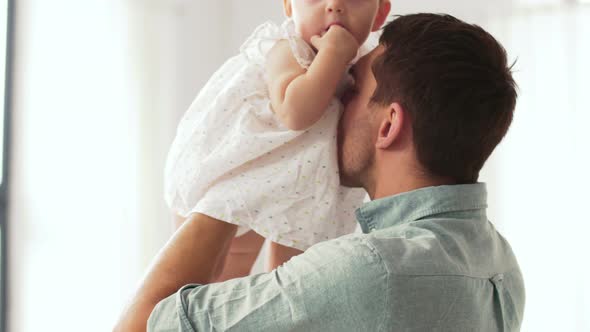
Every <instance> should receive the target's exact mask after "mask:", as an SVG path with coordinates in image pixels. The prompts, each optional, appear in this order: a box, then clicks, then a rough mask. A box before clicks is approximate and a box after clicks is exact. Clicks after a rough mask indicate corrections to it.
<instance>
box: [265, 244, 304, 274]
mask: <svg viewBox="0 0 590 332" xmlns="http://www.w3.org/2000/svg"><path fill="white" fill-rule="evenodd" d="M301 253H303V251H301V250H298V249H295V248H291V247H287V246H284V245H282V244H278V243H276V242H271V243H270V248H269V255H268V261H267V265H266V271H267V272H270V271H272V270H274V269H276V268H277V267H279V266H280V265H281V264H283V263H284V262H286V261H288V260H289V259H291V257H293V256H297V255H299V254H301Z"/></svg>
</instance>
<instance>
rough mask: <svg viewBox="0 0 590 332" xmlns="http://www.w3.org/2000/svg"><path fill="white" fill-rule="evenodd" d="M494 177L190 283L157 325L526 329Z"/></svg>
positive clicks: (378, 203) (414, 200) (152, 327)
mask: <svg viewBox="0 0 590 332" xmlns="http://www.w3.org/2000/svg"><path fill="white" fill-rule="evenodd" d="M486 206H487V205H486V188H485V185H484V184H481V183H479V184H472V185H456V186H440V187H429V188H423V189H419V190H416V191H412V192H407V193H403V194H400V195H396V196H391V197H387V198H382V199H378V200H375V201H372V202H369V203H367V204H365V205H364V206H363V207H361V208H360V209H358V210H357V219H358V222H359V223H360V225H361V228H362V230H363V234H360V233H358V234H357V233H355V234H350V235H346V236H344V237H341V238H338V239H335V240H331V241H326V242H323V243H319V244H317V245H315V246H313V247H311V248H309V249H308V250H307V251H306V252H305V253H303V254H301V255H299V256H296V257H294V258H292V259H291V260H290V261H288V262H287V263H285V264H283V265H282V266H280V267H279V268H277V269H276V270H274V271H272V272H270V273H264V274H258V275H253V276H249V277H245V278H239V279H234V280H230V281H227V282H222V283H215V284H209V285H196V284H195V285H187V286H185V287H183V288H181V289H180V290H179V291H178V292H177V293H176V294H174V295H172V296H170V297H168V298H167V299H164V300H163V301H161V302H160V303H159V304H158V305H157V306H156V308H155V309H154V311H153V312H152V314H151V316H150V318H149V321H148V330H149V331H517V330H519V329H520V324H521V322H522V317H523V310H524V299H525V293H524V285H523V279H522V275H521V273H520V269H519V267H518V263H517V261H516V259H515V257H514V254H513V253H512V250H511V248H510V246H509V244H508V243H507V242H506V240H505V239H504V238H503V237H502V236H501V235H500V234H499V233H498V232H497V231H496V229H494V226H493V225H492V224H491V223H490V222H489V221H488V219H487V217H486Z"/></svg>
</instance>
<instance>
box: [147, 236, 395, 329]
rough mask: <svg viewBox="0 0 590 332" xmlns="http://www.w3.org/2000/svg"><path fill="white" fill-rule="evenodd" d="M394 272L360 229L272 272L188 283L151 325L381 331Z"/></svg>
mask: <svg viewBox="0 0 590 332" xmlns="http://www.w3.org/2000/svg"><path fill="white" fill-rule="evenodd" d="M387 278H388V274H387V271H386V269H385V267H384V264H383V262H382V260H381V258H380V256H379V255H378V254H377V253H376V252H375V251H374V250H373V248H372V247H370V246H369V245H367V243H366V241H365V240H364V239H363V237H362V236H361V235H360V234H350V235H347V236H345V237H341V238H339V239H336V240H331V241H327V242H323V243H320V244H317V245H315V246H313V247H311V248H309V249H308V250H307V251H306V252H305V253H303V254H301V255H299V256H296V257H293V258H292V259H291V260H289V261H288V262H286V263H285V264H283V265H281V266H280V267H278V268H277V269H275V270H273V271H272V272H269V273H263V274H258V275H253V276H249V277H244V278H238V279H233V280H229V281H226V282H221V283H214V284H208V285H196V284H195V285H187V286H184V287H183V288H181V289H180V290H179V291H178V292H177V293H176V294H174V295H172V296H170V297H168V298H166V299H164V300H162V301H161V302H160V303H159V304H158V305H157V306H156V308H155V309H154V311H153V312H152V314H151V316H150V318H149V320H148V331H182V332H185V331H186V332H189V331H190V332H192V331H293V330H296V331H316V330H318V331H319V330H321V331H344V330H347V331H350V330H354V331H362V330H366V331H376V330H378V329H379V326H380V324H381V323H382V322H383V319H382V318H383V315H384V312H385V307H386V306H385V303H386V300H387V299H386V293H387V292H386V288H387Z"/></svg>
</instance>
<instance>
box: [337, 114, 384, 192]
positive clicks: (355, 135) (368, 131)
mask: <svg viewBox="0 0 590 332" xmlns="http://www.w3.org/2000/svg"><path fill="white" fill-rule="evenodd" d="M352 128H354V129H352ZM352 128H351V129H352V131H353V132H351V133H347V134H346V136H344V135H340V133H339V137H338V167H339V169H340V183H341V184H342V185H343V186H345V187H351V188H359V187H365V186H366V185H367V183H366V182H367V179H368V175H369V172H370V169H371V167H372V166H373V161H374V157H375V142H374V139H373V138H372V136H373V135H374V131H373V130H372V127H371V126H370V124H369V122H368V121H366V120H365V121H363V122H361V123H357V124H356V125H355V126H354V127H352Z"/></svg>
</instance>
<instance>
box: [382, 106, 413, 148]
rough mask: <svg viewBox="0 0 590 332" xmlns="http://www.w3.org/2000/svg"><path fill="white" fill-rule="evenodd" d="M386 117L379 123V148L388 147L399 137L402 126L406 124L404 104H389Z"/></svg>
mask: <svg viewBox="0 0 590 332" xmlns="http://www.w3.org/2000/svg"><path fill="white" fill-rule="evenodd" d="M386 112H387V113H386V115H385V118H384V119H383V121H381V124H380V125H379V136H378V137H377V142H376V143H375V147H377V148H378V149H387V148H389V147H390V146H391V144H393V142H395V141H396V140H397V139H399V137H400V134H401V131H402V128H403V127H404V126H405V125H406V123H405V111H404V109H403V108H402V106H401V105H400V104H398V103H393V104H391V105H389V108H388V109H387V111H386Z"/></svg>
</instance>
